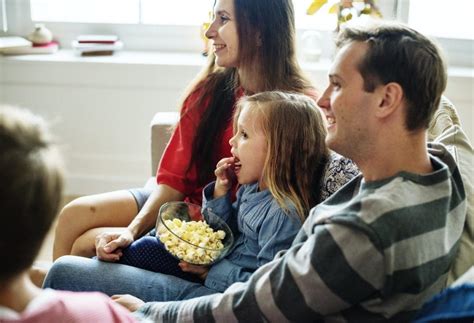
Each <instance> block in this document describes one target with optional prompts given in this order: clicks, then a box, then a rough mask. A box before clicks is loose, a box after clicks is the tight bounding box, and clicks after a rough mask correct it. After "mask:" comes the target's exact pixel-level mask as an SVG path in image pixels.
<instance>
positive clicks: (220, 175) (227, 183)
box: [214, 157, 235, 198]
mask: <svg viewBox="0 0 474 323" xmlns="http://www.w3.org/2000/svg"><path fill="white" fill-rule="evenodd" d="M234 163H235V158H234V157H227V158H222V159H221V160H220V161H219V162H218V163H217V165H216V170H215V171H214V174H215V175H216V184H215V186H214V198H218V197H221V196H223V195H225V194H227V192H228V191H229V190H230V189H231V188H232V182H233V181H234V179H235V173H234Z"/></svg>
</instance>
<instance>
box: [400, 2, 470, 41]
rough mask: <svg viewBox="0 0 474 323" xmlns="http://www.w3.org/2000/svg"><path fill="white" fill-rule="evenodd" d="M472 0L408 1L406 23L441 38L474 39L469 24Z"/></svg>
mask: <svg viewBox="0 0 474 323" xmlns="http://www.w3.org/2000/svg"><path fill="white" fill-rule="evenodd" d="M473 12H474V1H472V0H450V1H432V0H415V1H413V0H412V1H410V4H409V9H408V24H409V25H411V26H412V27H413V28H415V29H417V30H419V31H420V32H422V33H427V34H430V35H433V36H437V37H443V38H458V39H469V40H474V29H473V28H472V26H470V25H471V19H472V13H473Z"/></svg>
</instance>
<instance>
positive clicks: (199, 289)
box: [43, 256, 217, 302]
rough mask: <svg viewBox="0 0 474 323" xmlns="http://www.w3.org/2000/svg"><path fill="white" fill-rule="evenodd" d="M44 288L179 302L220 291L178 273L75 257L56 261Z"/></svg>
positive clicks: (147, 300) (65, 257) (66, 257)
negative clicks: (163, 272)
mask: <svg viewBox="0 0 474 323" xmlns="http://www.w3.org/2000/svg"><path fill="white" fill-rule="evenodd" d="M43 287H44V288H52V289H59V290H69V291H99V292H102V293H105V294H107V295H109V296H112V295H114V294H131V295H133V296H136V297H138V298H140V299H142V300H143V301H145V302H151V301H176V300H183V299H189V298H194V297H199V296H203V295H209V294H215V293H217V291H216V290H213V289H209V288H207V287H205V286H203V285H202V284H200V283H193V282H190V281H187V280H184V279H181V278H178V277H175V276H170V275H165V274H161V273H155V272H151V271H147V270H144V269H140V268H136V267H132V266H127V265H122V264H116V263H110V262H103V261H99V260H95V259H89V258H83V257H76V256H64V257H61V258H59V259H58V260H56V262H55V263H54V264H53V266H52V267H51V269H50V270H49V272H48V275H47V276H46V279H45V281H44V285H43Z"/></svg>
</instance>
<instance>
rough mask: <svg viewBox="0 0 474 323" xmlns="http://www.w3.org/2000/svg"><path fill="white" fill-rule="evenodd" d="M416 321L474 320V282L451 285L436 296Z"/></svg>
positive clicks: (424, 306) (420, 322) (470, 322)
mask: <svg viewBox="0 0 474 323" xmlns="http://www.w3.org/2000/svg"><path fill="white" fill-rule="evenodd" d="M414 322H415V323H422V322H457V323H464V322H469V323H472V322H474V284H473V283H466V284H463V285H459V286H456V287H451V288H448V289H446V290H444V291H443V292H441V293H439V294H438V295H436V296H434V297H433V298H432V299H431V300H430V301H428V302H427V303H426V304H425V305H423V308H422V309H421V310H420V312H419V313H418V315H417V317H416V319H415V321H414Z"/></svg>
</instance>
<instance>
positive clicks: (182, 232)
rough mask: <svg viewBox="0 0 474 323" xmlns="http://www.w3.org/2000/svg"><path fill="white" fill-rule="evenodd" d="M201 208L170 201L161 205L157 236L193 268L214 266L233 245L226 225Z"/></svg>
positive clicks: (232, 238) (177, 256) (178, 257)
mask: <svg viewBox="0 0 474 323" xmlns="http://www.w3.org/2000/svg"><path fill="white" fill-rule="evenodd" d="M201 211H202V210H201V206H199V205H197V204H192V203H187V202H168V203H165V204H163V205H162V206H161V208H160V212H159V215H158V219H157V221H156V236H157V238H158V239H160V241H161V242H162V243H163V244H164V245H165V247H166V250H168V252H169V253H170V254H171V255H172V256H173V257H175V258H177V259H179V260H183V261H186V262H188V263H191V264H194V265H211V264H213V263H214V262H216V261H218V260H219V259H221V258H223V257H224V256H225V255H226V254H227V253H228V252H229V250H230V248H231V246H232V244H233V243H234V236H233V234H232V231H231V230H230V228H229V226H228V225H227V223H225V221H224V220H222V219H221V218H220V217H218V216H217V215H215V214H214V213H212V212H209V211H207V210H206V211H204V212H201Z"/></svg>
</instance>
